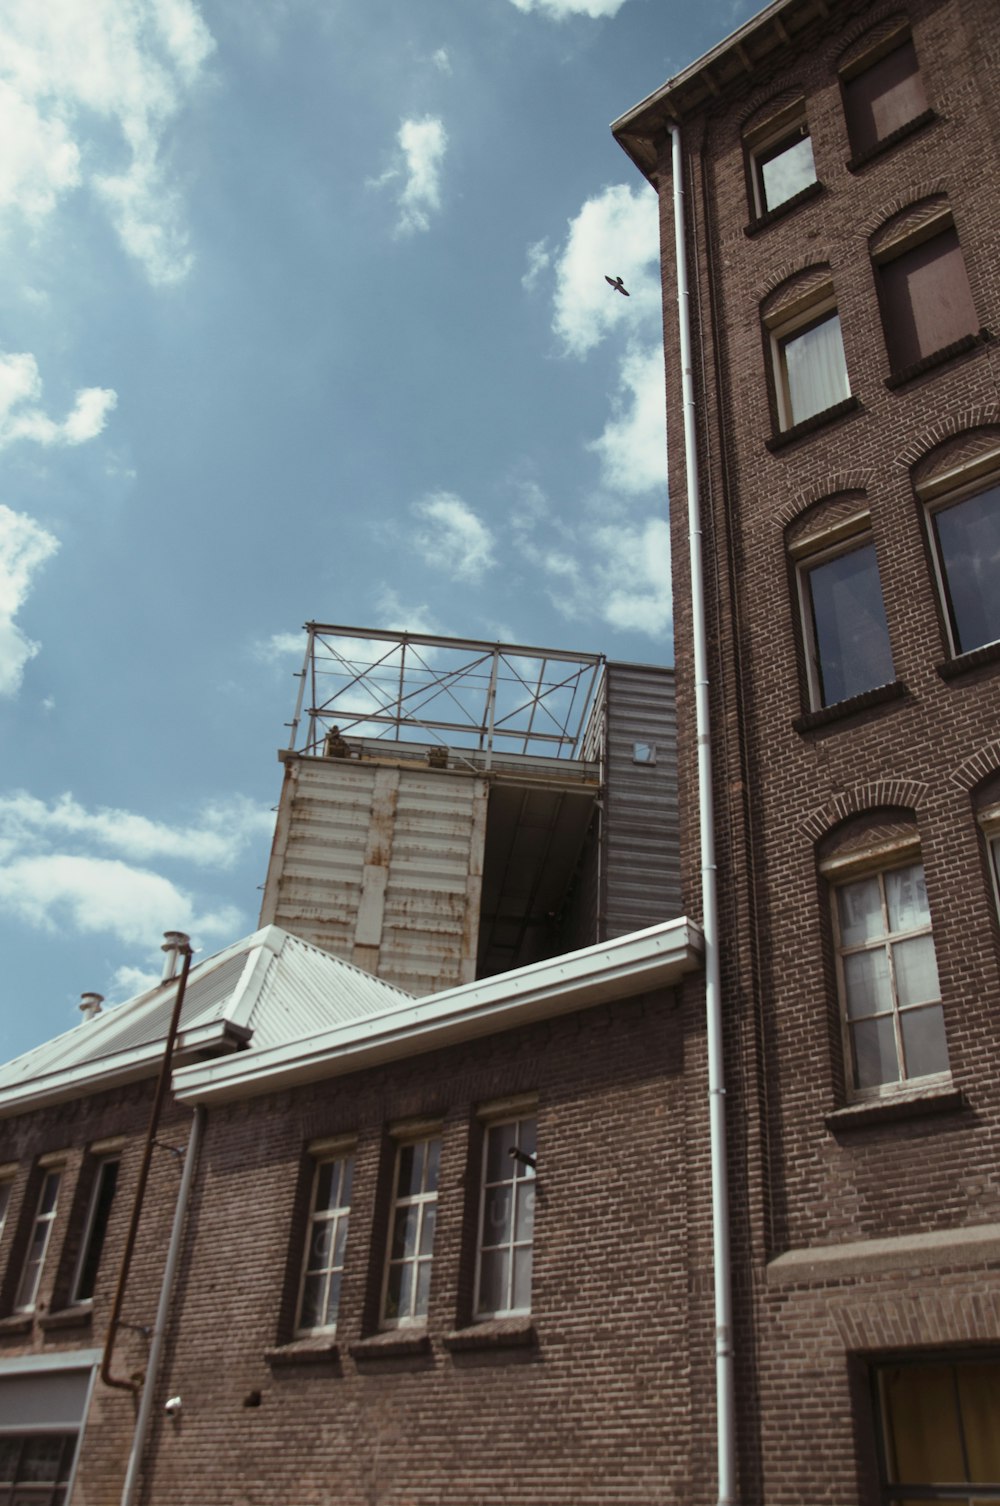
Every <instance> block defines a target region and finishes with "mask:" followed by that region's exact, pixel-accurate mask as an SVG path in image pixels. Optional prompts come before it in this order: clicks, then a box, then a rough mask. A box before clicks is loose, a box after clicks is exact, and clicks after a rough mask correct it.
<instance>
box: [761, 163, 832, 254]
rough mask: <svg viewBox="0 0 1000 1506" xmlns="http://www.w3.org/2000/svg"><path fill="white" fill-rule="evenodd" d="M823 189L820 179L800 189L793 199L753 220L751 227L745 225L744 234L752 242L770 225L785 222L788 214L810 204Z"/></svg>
mask: <svg viewBox="0 0 1000 1506" xmlns="http://www.w3.org/2000/svg"><path fill="white" fill-rule="evenodd" d="M823 188H824V185H823V184H822V183H821V182H820V181H819V179H818V178H817V179H816V181H815V182H813V183H807V184H806V186H805V188H800V189H799V191H798V193H793V194H792V197H791V198H790V199H786V200H785V202H784V203H783V204H776V205H775V207H774V208H773V209H769V210H767V212H766V213H765V214H761V215H758V216H757V217H756V218H755V219H752V220H751V221H750V223H749V225H744V226H743V234H744V235H745V236H746V237H747V239H748V240H752V238H753V237H754V236H755V235H757V234H759V232H760V231H761V230H766V229H767V228H768V226H769V225H773V224H775V222H776V221H777V220H783V219H784V218H785V215H786V214H791V212H792V210H794V209H798V207H799V205H800V204H808V202H809V200H810V199H815V198H816V197H817V196H818V195H819V194H821V193H822V192H823Z"/></svg>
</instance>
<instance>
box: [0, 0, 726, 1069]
mask: <svg viewBox="0 0 1000 1506" xmlns="http://www.w3.org/2000/svg"><path fill="white" fill-rule="evenodd" d="M754 9H755V6H753V5H752V4H747V3H743V0H704V3H703V4H701V5H700V6H697V7H693V6H692V7H681V6H679V5H677V4H670V3H666V0H198V3H196V0H46V4H45V5H39V4H38V0H5V4H4V6H3V9H2V14H0V262H2V277H0V288H2V293H0V307H2V320H0V722H2V728H0V738H2V742H0V746H2V749H3V754H2V764H0V946H2V949H3V956H4V978H5V998H4V1000H3V1005H2V1012H0V1059H6V1058H9V1057H11V1056H13V1055H15V1054H17V1053H19V1052H20V1051H22V1050H25V1049H27V1048H28V1047H30V1046H32V1045H34V1044H36V1043H38V1042H39V1041H42V1040H44V1039H47V1038H48V1037H50V1036H52V1035H55V1034H57V1033H59V1032H61V1031H62V1030H64V1029H67V1028H70V1027H71V1026H73V1025H74V1024H75V1023H76V1022H77V1020H78V1018H79V1017H78V1014H77V1010H76V1006H77V1003H78V1002H79V996H80V994H81V993H82V992H84V991H87V990H94V991H97V992H100V993H103V994H105V995H106V997H107V999H108V1001H109V1003H114V1002H117V1001H120V1000H122V999H124V998H126V997H128V996H129V995H130V994H132V993H134V992H136V991H137V990H138V989H139V988H141V987H144V986H146V983H147V982H148V981H149V979H150V977H151V975H158V971H159V951H158V948H159V941H160V935H161V932H162V931H163V930H165V929H168V928H171V927H181V928H184V929H188V930H190V931H191V932H192V935H193V937H194V939H195V942H196V945H197V946H198V947H199V948H200V949H202V951H205V952H210V951H213V950H216V949H217V948H218V947H220V946H223V945H225V944H227V943H228V942H230V941H232V940H235V939H236V938H238V937H239V936H241V935H243V934H245V933H247V932H249V931H251V930H252V929H254V927H255V925H256V920H257V910H258V906H259V901H260V895H259V890H258V886H259V885H260V884H262V882H263V879H264V874H265V869H266V861H267V853H268V850H269V845H270V834H271V828H272V823H273V815H272V811H271V807H272V806H273V804H274V803H275V802H276V800H277V797H278V792H279V788H280V769H279V767H278V764H277V761H276V757H275V751H276V749H277V748H278V747H279V746H280V745H282V744H283V743H284V741H285V740H286V737H287V734H286V732H285V730H284V723H285V722H286V721H287V720H288V719H289V718H290V716H291V714H292V706H293V699H294V692H295V684H296V682H295V680H294V679H293V672H294V671H295V670H297V669H298V668H299V666H300V664H301V659H302V653H303V648H304V635H303V633H302V632H301V626H302V624H303V623H304V622H305V621H307V620H309V619H315V620H318V621H322V622H336V623H343V624H349V625H360V626H371V627H386V628H392V629H397V628H410V629H413V630H418V631H433V632H441V633H450V634H455V635H457V636H468V637H477V638H486V639H491V640H492V639H495V638H498V637H499V638H502V639H504V640H506V641H513V642H526V643H534V644H545V645H549V646H553V647H565V648H572V649H581V650H585V651H599V652H605V653H607V654H608V655H609V656H610V657H613V658H622V659H634V660H642V661H646V662H661V663H663V662H667V663H669V662H671V659H672V648H671V636H670V598H669V581H668V570H669V557H668V547H667V536H666V513H667V497H666V486H665V441H664V437H663V416H662V409H663V371H662V356H661V353H660V320H659V292H658V283H657V256H658V253H657V244H656V203H655V196H654V194H653V192H652V190H651V189H650V188H649V187H648V186H647V185H645V184H644V183H643V181H642V179H641V178H640V177H639V176H638V174H637V173H636V171H635V169H634V168H633V167H632V165H631V163H629V161H628V160H627V159H626V158H625V156H624V155H623V154H622V152H621V151H620V149H619V148H618V147H617V146H616V144H615V143H614V141H613V140H612V138H611V135H610V132H609V130H608V122H609V121H610V120H612V119H613V118H615V117H616V116H617V115H619V114H621V113H623V112H624V111H625V110H626V109H628V108H629V107H630V106H632V105H633V104H635V103H637V102H638V101H639V100H640V99H641V98H643V97H644V96H645V95H646V94H648V93H650V92H651V91H652V90H653V89H655V88H657V87H658V86H659V85H660V84H661V83H663V82H664V80H665V79H666V78H668V77H669V76H670V75H671V74H673V73H676V72H677V71H678V70H679V69H680V68H682V67H684V66H685V65H686V64H687V63H689V62H690V61H692V60H693V59H694V58H696V57H697V56H699V55H700V54H701V53H702V52H704V51H706V50H707V49H708V48H709V47H711V46H712V45H714V43H716V42H717V41H719V40H721V38H722V37H723V36H725V35H726V34H727V33H728V32H729V31H731V30H732V29H733V28H734V27H735V26H737V25H739V24H740V23H741V22H742V21H744V20H745V19H746V18H747V16H748V15H750V14H751V13H752V11H753V10H754ZM605 273H610V274H611V275H613V276H614V275H621V276H622V277H623V278H624V281H625V285H626V286H627V287H628V288H629V289H630V292H631V297H630V298H628V299H625V298H622V297H621V296H620V295H619V294H617V293H615V292H614V291H613V290H612V289H611V288H609V287H608V286H607V284H606V282H605V281H604V275H605Z"/></svg>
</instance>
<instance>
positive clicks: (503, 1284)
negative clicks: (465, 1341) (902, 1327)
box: [475, 1114, 537, 1319]
mask: <svg viewBox="0 0 1000 1506" xmlns="http://www.w3.org/2000/svg"><path fill="white" fill-rule="evenodd" d="M536 1128H537V1126H536V1119H535V1116H534V1114H530V1115H527V1114H526V1115H523V1116H520V1117H517V1118H512V1119H503V1120H499V1121H494V1122H493V1123H490V1124H487V1126H486V1129H485V1134H484V1137H483V1140H484V1143H483V1184H482V1196H481V1204H480V1215H479V1251H478V1260H477V1265H476V1300H475V1313H476V1317H477V1318H480V1319H485V1318H497V1317H508V1316H512V1315H514V1314H519V1313H529V1312H530V1311H531V1266H532V1248H533V1244H534V1232H535V1161H536Z"/></svg>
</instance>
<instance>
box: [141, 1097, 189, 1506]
mask: <svg viewBox="0 0 1000 1506" xmlns="http://www.w3.org/2000/svg"><path fill="white" fill-rule="evenodd" d="M205 1117H206V1115H205V1106H204V1104H201V1103H199V1104H197V1105H196V1106H195V1111H194V1122H193V1123H192V1125H191V1132H190V1134H189V1135H188V1143H187V1149H186V1151H185V1152H184V1171H183V1173H182V1175H181V1185H180V1191H179V1192H178V1194H177V1205H176V1207H175V1208H174V1224H173V1228H172V1229H171V1231H170V1244H169V1245H168V1247H167V1260H166V1264H165V1265H164V1267H163V1282H162V1285H161V1286H160V1303H159V1306H158V1307H157V1309H156V1326H155V1327H154V1329H153V1341H152V1343H151V1344H150V1346H149V1363H148V1364H147V1366H146V1377H145V1380H144V1381H143V1383H142V1399H141V1400H140V1402H139V1415H138V1417H137V1418H136V1422H135V1432H134V1434H133V1435H132V1452H131V1453H130V1454H129V1459H128V1469H127V1471H126V1474H125V1484H124V1486H123V1488H122V1496H121V1506H132V1503H133V1501H134V1500H135V1497H136V1491H137V1489H138V1486H139V1471H140V1470H141V1468H142V1456H143V1453H144V1452H145V1447H146V1438H147V1435H148V1433H149V1424H150V1420H151V1418H152V1415H153V1402H154V1401H155V1399H156V1383H157V1381H158V1379H159V1371H160V1362H161V1360H162V1358H163V1345H164V1342H165V1340H166V1337H167V1324H168V1323H169V1321H170V1304H171V1301H172V1299H173V1294H174V1278H175V1277H176V1274H177V1263H178V1261H179V1259H180V1254H181V1248H182V1245H183V1242H184V1221H185V1219H186V1217H187V1209H188V1203H189V1202H190V1200H191V1185H192V1183H193V1181H194V1173H195V1168H196V1167H197V1165H198V1153H199V1151H200V1150H201V1137H202V1133H203V1131H204V1128H205Z"/></svg>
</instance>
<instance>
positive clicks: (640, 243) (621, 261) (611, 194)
mask: <svg viewBox="0 0 1000 1506" xmlns="http://www.w3.org/2000/svg"><path fill="white" fill-rule="evenodd" d="M607 276H610V277H621V278H622V279H623V281H624V283H625V286H626V288H627V289H628V291H629V297H628V298H623V297H622V295H621V293H616V292H615V290H614V289H613V288H611V287H609V286H608V284H607V283H606V282H605V280H604V279H605V277H607ZM650 316H653V317H655V319H656V321H657V327H658V324H659V316H660V280H659V218H658V210H657V200H656V195H655V193H653V191H652V190H651V189H649V188H643V187H638V188H636V189H632V188H631V187H627V186H626V185H625V184H620V183H619V184H613V185H611V186H610V187H608V188H604V189H602V190H601V192H600V193H599V194H597V195H595V197H594V198H592V199H588V200H587V202H586V203H585V204H584V205H583V207H582V209H581V210H580V212H579V214H578V215H577V216H576V218H575V219H573V220H571V221H570V222H569V234H568V235H567V237H566V242H565V244H564V246H563V248H562V251H561V252H560V254H559V257H558V260H557V263H556V292H555V311H554V314H553V319H552V327H553V329H554V330H555V331H556V333H557V334H558V335H559V337H560V339H561V340H562V342H563V345H564V346H565V349H566V350H567V352H568V353H569V354H570V355H575V356H585V355H586V354H587V352H588V351H590V350H593V349H594V347H595V346H597V345H599V344H600V343H601V341H602V340H603V339H604V337H605V336H606V335H607V334H609V333H610V332H611V331H612V330H613V329H616V328H618V327H619V326H623V327H624V328H625V329H636V328H642V327H644V326H645V327H648V321H649V318H650Z"/></svg>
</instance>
